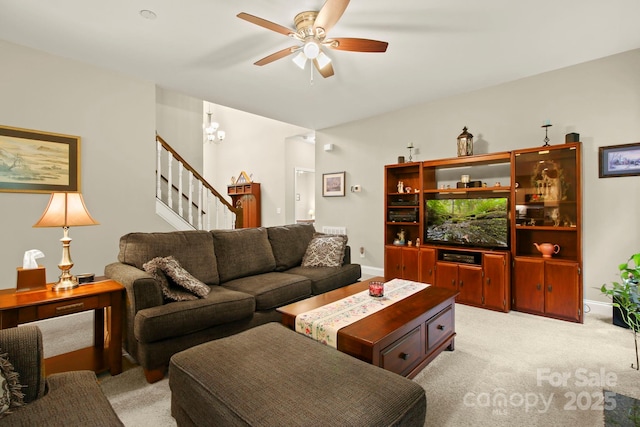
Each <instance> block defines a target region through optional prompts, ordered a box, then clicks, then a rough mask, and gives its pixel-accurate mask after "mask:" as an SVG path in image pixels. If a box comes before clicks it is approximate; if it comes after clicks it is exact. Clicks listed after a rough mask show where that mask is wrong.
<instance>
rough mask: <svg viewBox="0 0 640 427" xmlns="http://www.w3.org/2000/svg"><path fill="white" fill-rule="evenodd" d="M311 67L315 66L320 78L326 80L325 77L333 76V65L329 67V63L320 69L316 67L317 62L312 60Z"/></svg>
mask: <svg viewBox="0 0 640 427" xmlns="http://www.w3.org/2000/svg"><path fill="white" fill-rule="evenodd" d="M313 65H315V66H316V70H318V72H319V73H320V75H321V76H322V77H324V78H327V77H331V76H333V65H331V62H329V63H328V64H327V65H325V66H324V67H322V68H320V66H319V65H318V60H317V59H314V60H313Z"/></svg>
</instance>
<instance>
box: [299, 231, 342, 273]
mask: <svg viewBox="0 0 640 427" xmlns="http://www.w3.org/2000/svg"><path fill="white" fill-rule="evenodd" d="M346 246H347V236H345V235H336V234H316V235H314V237H313V238H312V239H311V241H310V242H309V245H308V246H307V250H306V252H305V254H304V257H303V258H302V266H303V267H340V266H341V265H342V261H343V259H344V252H345V248H346Z"/></svg>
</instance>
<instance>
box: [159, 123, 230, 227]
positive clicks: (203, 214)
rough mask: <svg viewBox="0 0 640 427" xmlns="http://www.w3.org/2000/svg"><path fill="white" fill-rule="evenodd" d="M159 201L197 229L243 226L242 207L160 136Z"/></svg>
mask: <svg viewBox="0 0 640 427" xmlns="http://www.w3.org/2000/svg"><path fill="white" fill-rule="evenodd" d="M174 174H175V175H177V178H174ZM185 187H186V192H185ZM156 198H157V199H158V200H159V201H161V202H162V203H164V204H165V205H166V206H167V207H169V208H170V209H171V210H172V211H174V212H175V213H176V214H177V215H178V216H180V217H181V218H182V219H183V220H185V221H187V222H188V223H189V224H190V225H191V226H192V227H193V228H194V229H198V230H211V229H213V228H215V229H231V228H241V227H242V208H241V207H235V206H233V205H232V204H231V203H229V202H228V201H227V200H226V199H225V198H224V197H223V196H222V195H221V194H220V193H219V192H218V191H216V189H215V188H213V187H212V186H211V184H209V183H208V182H207V181H206V180H205V179H204V178H203V177H202V176H201V175H200V174H199V173H198V172H197V171H196V170H195V169H194V168H193V167H192V166H191V165H190V164H189V163H188V162H187V161H186V160H184V159H183V158H182V156H180V154H178V153H177V152H176V150H174V149H173V148H172V147H171V146H170V145H169V144H168V143H167V142H166V141H165V140H164V139H162V137H160V135H156Z"/></svg>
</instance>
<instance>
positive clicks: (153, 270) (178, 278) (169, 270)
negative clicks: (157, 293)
mask: <svg viewBox="0 0 640 427" xmlns="http://www.w3.org/2000/svg"><path fill="white" fill-rule="evenodd" d="M142 268H143V269H144V271H146V272H147V273H149V274H150V275H151V276H153V278H154V279H156V280H157V281H158V282H159V283H160V287H161V288H162V294H163V295H164V297H165V298H166V299H169V300H172V301H190V300H195V299H198V298H204V297H206V296H207V295H208V294H209V292H210V291H211V288H209V286H207V285H205V284H204V283H202V282H201V281H200V280H198V279H196V278H195V277H193V276H192V275H191V274H190V273H189V272H188V271H187V270H185V269H184V268H182V266H180V263H178V260H176V259H175V258H174V257H172V256H168V257H156V258H153V259H152V260H150V261H148V262H146V263H145V264H144V265H143V266H142ZM174 285H175V286H174Z"/></svg>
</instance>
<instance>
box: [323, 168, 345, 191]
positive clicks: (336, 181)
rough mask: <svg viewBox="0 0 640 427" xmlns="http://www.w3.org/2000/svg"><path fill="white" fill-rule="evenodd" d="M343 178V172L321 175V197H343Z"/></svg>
mask: <svg viewBox="0 0 640 427" xmlns="http://www.w3.org/2000/svg"><path fill="white" fill-rule="evenodd" d="M344 176H345V172H333V173H323V174H322V196H323V197H341V196H344V188H345V183H344Z"/></svg>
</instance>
